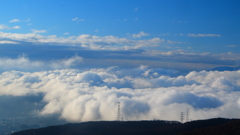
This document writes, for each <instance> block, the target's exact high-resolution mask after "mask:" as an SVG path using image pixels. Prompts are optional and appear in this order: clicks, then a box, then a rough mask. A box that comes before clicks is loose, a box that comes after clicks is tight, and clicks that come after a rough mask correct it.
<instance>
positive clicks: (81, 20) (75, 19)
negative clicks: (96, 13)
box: [72, 17, 85, 22]
mask: <svg viewBox="0 0 240 135" xmlns="http://www.w3.org/2000/svg"><path fill="white" fill-rule="evenodd" d="M72 21H77V22H83V21H85V19H79V18H78V17H75V18H73V19H72Z"/></svg>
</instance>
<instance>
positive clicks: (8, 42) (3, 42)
mask: <svg viewBox="0 0 240 135" xmlns="http://www.w3.org/2000/svg"><path fill="white" fill-rule="evenodd" d="M0 44H18V42H14V41H7V40H2V41H0Z"/></svg>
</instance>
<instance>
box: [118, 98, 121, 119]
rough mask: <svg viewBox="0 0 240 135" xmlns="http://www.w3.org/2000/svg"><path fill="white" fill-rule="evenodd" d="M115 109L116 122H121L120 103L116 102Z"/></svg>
mask: <svg viewBox="0 0 240 135" xmlns="http://www.w3.org/2000/svg"><path fill="white" fill-rule="evenodd" d="M117 106H118V108H117V121H121V114H120V102H118V105H117Z"/></svg>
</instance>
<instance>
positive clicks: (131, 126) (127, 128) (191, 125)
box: [12, 118, 240, 135]
mask: <svg viewBox="0 0 240 135" xmlns="http://www.w3.org/2000/svg"><path fill="white" fill-rule="evenodd" d="M43 134H44V135H78V134H81V135H122V134H124V135H135V134H137V135H159V134H164V135H191V134H194V135H197V134H199V135H200V134H201V135H210V134H211V135H212V134H221V135H226V134H231V135H238V134H240V120H239V119H223V118H216V119H209V120H198V121H192V122H187V123H184V124H182V123H180V122H177V121H124V122H120V121H100V122H84V123H78V124H66V125H60V126H51V127H45V128H40V129H30V130H25V131H20V132H16V133H13V134H12V135H43Z"/></svg>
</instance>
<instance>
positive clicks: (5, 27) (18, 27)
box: [0, 25, 21, 30]
mask: <svg viewBox="0 0 240 135" xmlns="http://www.w3.org/2000/svg"><path fill="white" fill-rule="evenodd" d="M20 28H21V27H20V26H13V27H9V26H6V25H0V29H3V30H4V29H5V30H12V29H20Z"/></svg>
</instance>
